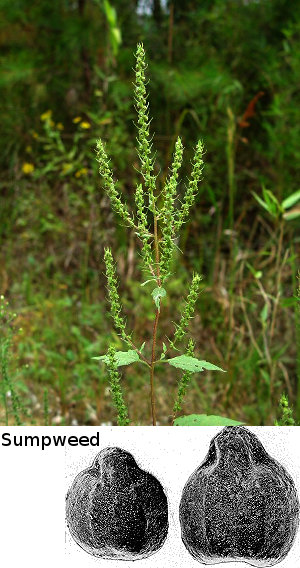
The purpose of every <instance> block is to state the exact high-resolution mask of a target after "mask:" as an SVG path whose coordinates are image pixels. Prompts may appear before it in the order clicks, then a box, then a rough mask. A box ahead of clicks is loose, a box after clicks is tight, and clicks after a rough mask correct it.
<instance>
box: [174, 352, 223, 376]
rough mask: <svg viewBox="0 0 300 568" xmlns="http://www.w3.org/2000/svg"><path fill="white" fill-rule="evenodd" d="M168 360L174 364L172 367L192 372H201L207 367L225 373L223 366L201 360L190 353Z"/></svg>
mask: <svg viewBox="0 0 300 568" xmlns="http://www.w3.org/2000/svg"><path fill="white" fill-rule="evenodd" d="M166 362H167V363H169V365H172V367H176V368H177V369H183V371H190V373H200V372H201V371H203V369H207V370H209V371H223V373H225V371H224V370H223V369H221V367H217V366H216V365H213V364H212V363H208V361H200V360H199V359H196V358H195V357H190V356H189V355H179V356H178V357H173V358H172V359H168V360H167V361H166Z"/></svg>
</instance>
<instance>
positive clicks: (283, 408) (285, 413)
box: [275, 394, 296, 426]
mask: <svg viewBox="0 0 300 568" xmlns="http://www.w3.org/2000/svg"><path fill="white" fill-rule="evenodd" d="M279 410H280V418H279V419H278V420H275V426H296V422H295V420H294V417H293V410H292V408H290V406H289V399H288V397H287V395H286V394H283V395H282V396H281V399H280V401H279Z"/></svg>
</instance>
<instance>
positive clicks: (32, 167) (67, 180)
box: [0, 0, 300, 425]
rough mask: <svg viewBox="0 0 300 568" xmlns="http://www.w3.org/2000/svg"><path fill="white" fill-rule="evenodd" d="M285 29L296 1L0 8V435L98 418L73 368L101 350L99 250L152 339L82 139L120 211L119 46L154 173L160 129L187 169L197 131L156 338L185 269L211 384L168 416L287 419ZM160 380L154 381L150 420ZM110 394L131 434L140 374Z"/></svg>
mask: <svg viewBox="0 0 300 568" xmlns="http://www.w3.org/2000/svg"><path fill="white" fill-rule="evenodd" d="M299 35H300V4H299V3H298V2H289V1H288V0H272V1H271V0H260V1H251V0H248V1H246V0H244V1H243V0H227V1H226V2H224V0H202V1H201V2H198V1H196V0H172V1H171V0H170V1H169V2H163V1H160V0H153V1H150V0H149V1H147V0H144V1H136V0H126V1H125V0H110V1H109V2H108V1H104V0H93V1H92V0H77V1H74V2H70V1H69V0H63V1H61V0H53V1H52V2H47V1H46V0H38V1H37V0H32V2H30V3H28V2H26V0H17V1H16V2H9V1H8V0H0V45H1V56H0V66H1V75H0V89H1V110H0V113H1V137H0V160H1V166H2V167H1V176H0V192H1V193H0V198H1V201H0V241H1V250H0V292H1V293H2V294H4V296H5V298H6V299H8V300H9V303H10V305H11V306H12V310H13V311H14V312H15V313H16V314H17V315H16V317H15V318H14V322H13V325H14V326H17V327H18V328H20V327H21V328H22V331H21V332H20V333H19V332H18V333H16V334H13V339H12V340H11V338H12V331H11V325H12V324H10V323H8V321H10V320H9V318H8V317H6V316H5V317H4V315H3V317H2V319H1V323H2V327H1V369H2V370H1V373H2V376H1V375H0V376H1V379H2V383H1V384H2V407H1V409H0V414H1V415H0V422H1V423H2V424H3V423H5V422H9V423H18V420H21V421H22V422H23V423H26V424H31V423H32V424H47V423H49V424H50V423H52V424H77V423H78V424H103V423H108V422H111V420H112V411H111V409H110V398H109V392H108V383H107V377H106V376H105V369H104V368H102V367H101V366H99V364H97V363H96V362H95V361H93V360H92V357H93V356H95V355H98V354H99V353H100V352H103V351H106V350H107V347H108V344H109V340H110V322H109V321H108V312H107V303H106V290H105V279H104V275H103V270H104V265H103V260H102V256H103V249H104V246H107V245H109V246H112V247H113V249H114V251H115V256H116V258H117V259H118V271H119V277H120V282H121V288H122V293H123V296H125V297H126V298H127V303H126V309H127V317H128V319H129V320H130V327H132V328H134V330H135V333H136V334H137V337H140V336H143V338H144V340H145V341H147V337H148V336H149V335H150V333H151V330H147V329H145V325H144V320H143V317H142V314H143V313H152V305H151V303H152V298H151V296H149V295H148V293H147V291H146V290H145V289H144V288H140V286H139V284H138V283H137V282H136V280H137V279H136V276H137V275H138V272H139V255H138V253H139V251H138V250H136V249H135V244H134V240H133V235H132V234H131V233H130V231H127V230H126V229H123V228H119V227H118V228H116V226H115V224H114V221H113V217H112V214H111V211H110V206H109V203H108V200H107V197H106V196H105V194H104V192H103V188H102V187H101V184H100V182H99V178H98V175H97V163H96V160H95V150H94V149H95V141H96V139H97V137H98V136H101V137H102V138H103V139H104V140H106V141H107V147H108V152H109V154H110V155H111V157H112V162H113V165H114V171H117V172H118V185H119V188H120V189H121V191H122V192H124V195H125V196H126V199H127V200H128V201H129V202H130V200H131V199H132V195H133V189H134V187H135V184H136V179H135V176H134V174H133V173H132V172H133V171H134V170H133V168H132V165H133V166H134V167H137V165H138V163H137V156H136V154H135V150H134V148H135V136H136V131H135V126H134V119H135V111H134V105H133V98H132V90H133V89H132V81H133V72H132V68H133V66H134V57H133V52H134V51H135V47H136V44H137V42H138V41H143V42H144V45H145V48H146V51H147V57H148V61H149V78H150V79H151V82H150V84H149V89H150V112H151V116H152V117H153V120H152V131H153V133H155V143H156V148H157V163H158V170H157V174H158V179H159V180H161V183H163V181H164V179H165V176H166V173H167V168H168V166H169V165H170V159H171V155H172V151H173V145H174V141H175V137H176V136H177V135H178V134H180V135H181V136H182V138H183V142H184V146H185V148H186V152H187V160H186V163H188V162H189V157H190V158H191V156H192V149H193V147H194V145H195V143H196V141H197V139H198V138H199V137H200V138H203V140H204V143H205V147H206V156H205V161H206V166H205V173H204V180H203V183H202V187H201V190H200V196H199V198H198V201H197V207H196V215H194V216H193V221H192V222H191V223H189V224H188V225H187V227H186V229H185V230H184V231H183V237H182V240H181V242H180V243H179V246H180V249H181V251H182V252H183V255H181V256H180V257H178V262H177V259H175V262H176V264H177V265H178V266H177V267H176V268H177V270H176V273H177V274H179V276H178V278H177V279H176V280H175V281H174V280H173V283H172V285H171V286H169V289H168V292H169V299H168V303H167V307H166V308H165V309H164V311H163V312H162V316H161V319H162V322H163V324H164V332H165V334H166V335H168V333H169V331H170V329H171V326H173V323H172V313H173V307H174V306H176V305H177V304H178V302H180V301H181V300H182V296H183V293H184V290H185V289H186V286H185V283H186V281H187V279H188V278H189V275H190V274H191V273H192V272H193V270H197V271H199V272H201V273H202V274H203V275H204V282H205V285H206V288H205V290H204V292H203V294H201V296H200V300H199V302H198V311H199V315H198V316H197V317H196V318H195V319H194V320H193V323H192V328H193V329H192V331H193V335H194V337H195V340H196V351H197V352H198V354H199V355H201V358H203V359H208V360H209V361H212V362H213V361H214V357H215V360H216V362H217V364H220V365H221V366H222V367H223V368H226V369H227V373H226V374H225V373H224V375H222V377H220V376H217V375H213V374H209V373H208V374H207V375H206V378H205V380H204V379H203V378H202V375H196V376H195V377H194V378H193V383H192V388H191V389H190V391H189V395H188V397H187V399H186V403H185V412H184V413H185V414H193V413H197V414H199V413H202V412H203V413H207V414H212V413H213V414H220V415H226V416H231V417H233V418H236V419H240V420H241V421H243V422H246V423H248V424H256V425H263V424H274V420H275V419H276V416H277V417H278V402H279V400H280V398H281V396H282V393H286V394H287V395H288V400H289V403H290V405H291V406H292V407H293V409H294V411H295V418H296V420H297V421H299V420H300V364H299V361H300V331H299V329H300V327H299V322H300V312H299V301H297V290H298V286H299V284H298V279H297V273H298V269H299V249H300V232H299V219H300V217H299V216H298V215H299V207H300V205H299V200H297V199H294V200H293V204H292V206H291V207H290V208H289V209H288V212H286V211H285V210H284V209H283V208H282V207H280V204H283V203H285V200H287V198H288V197H289V196H291V195H293V194H295V193H296V192H297V191H299V175H298V177H297V170H298V163H299V160H300V145H299V139H300V136H299V129H300V126H299V120H297V118H298V112H299V111H298V109H299V103H300V101H299V99H300V91H299V88H298V81H297V78H298V77H299V75H300V52H299V48H298V45H299ZM185 173H186V172H182V177H184V174H185ZM263 188H264V190H263ZM263 191H264V193H263ZM255 194H256V197H257V196H258V197H259V198H261V199H263V200H264V202H266V199H267V200H268V199H269V200H270V204H269V205H270V206H269V208H268V207H264V206H263V205H262V204H261V203H259V202H258V200H257V199H256V197H255ZM271 195H272V196H273V197H274V199H273V198H272V197H271ZM274 200H275V201H276V202H278V204H279V205H278V206H277V205H276V206H274V207H273V208H272V202H274V203H275V201H274ZM267 205H268V204H267ZM179 263H180V264H179ZM298 300H299V296H298ZM3 305H6V304H3ZM3 309H4V308H3ZM3 313H4V312H3ZM114 341H115V345H116V347H120V342H119V338H118V336H117V335H115V337H114ZM161 341H163V337H161ZM8 350H10V356H9V357H8ZM7 378H8V379H7ZM176 380H177V377H176V376H174V375H173V374H172V372H170V371H168V373H167V374H164V375H162V376H161V382H160V384H159V386H158V401H157V402H158V414H159V415H160V416H164V417H165V418H164V420H162V422H161V423H162V424H169V423H170V421H171V417H170V416H168V415H167V412H168V410H167V409H168V408H169V407H170V404H169V400H170V397H173V396H175V390H176ZM8 381H9V382H8ZM123 384H124V388H125V396H126V400H127V402H128V406H129V410H130V415H131V417H132V418H133V421H134V423H136V424H148V423H149V418H150V411H149V392H148V380H147V376H146V375H145V376H143V374H142V373H141V372H140V370H138V371H136V370H133V369H131V368H130V367H129V368H128V369H126V371H125V372H124V379H123ZM136 393H138V395H137V394H136ZM18 409H19V410H18ZM20 416H21V418H20Z"/></svg>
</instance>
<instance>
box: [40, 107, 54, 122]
mask: <svg viewBox="0 0 300 568" xmlns="http://www.w3.org/2000/svg"><path fill="white" fill-rule="evenodd" d="M51 116H52V110H46V112H43V114H41V116H40V119H41V120H42V121H43V122H44V121H45V120H50V118H51Z"/></svg>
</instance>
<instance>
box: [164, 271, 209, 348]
mask: <svg viewBox="0 0 300 568" xmlns="http://www.w3.org/2000/svg"><path fill="white" fill-rule="evenodd" d="M201 280H202V276H200V275H199V274H197V273H196V274H194V276H193V279H192V283H191V286H190V290H189V293H188V297H187V299H186V302H185V307H184V310H183V312H182V313H181V318H180V322H179V324H178V325H177V327H176V331H175V333H174V339H173V341H172V342H170V347H173V348H174V346H175V343H176V341H180V340H181V339H182V338H183V337H184V336H185V334H186V328H187V326H188V324H189V320H190V319H191V318H192V317H193V316H194V312H195V305H196V301H197V299H198V296H199V290H200V282H201Z"/></svg>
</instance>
